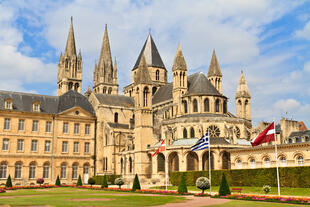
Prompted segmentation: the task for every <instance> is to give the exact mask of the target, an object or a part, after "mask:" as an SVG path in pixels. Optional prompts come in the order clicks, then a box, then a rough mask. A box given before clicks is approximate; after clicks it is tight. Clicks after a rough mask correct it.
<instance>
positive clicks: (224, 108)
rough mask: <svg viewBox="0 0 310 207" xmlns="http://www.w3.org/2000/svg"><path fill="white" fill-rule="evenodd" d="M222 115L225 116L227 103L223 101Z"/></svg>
mask: <svg viewBox="0 0 310 207" xmlns="http://www.w3.org/2000/svg"><path fill="white" fill-rule="evenodd" d="M223 113H224V114H226V113H227V102H226V101H224V103H223Z"/></svg>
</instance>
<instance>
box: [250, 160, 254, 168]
mask: <svg viewBox="0 0 310 207" xmlns="http://www.w3.org/2000/svg"><path fill="white" fill-rule="evenodd" d="M250 163H251V168H255V160H254V159H251V161H250Z"/></svg>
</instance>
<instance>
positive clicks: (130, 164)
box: [129, 157, 132, 173]
mask: <svg viewBox="0 0 310 207" xmlns="http://www.w3.org/2000/svg"><path fill="white" fill-rule="evenodd" d="M129 172H130V173H132V159H131V157H129Z"/></svg>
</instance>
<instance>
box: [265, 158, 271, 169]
mask: <svg viewBox="0 0 310 207" xmlns="http://www.w3.org/2000/svg"><path fill="white" fill-rule="evenodd" d="M264 162H265V167H270V159H269V158H268V157H266V158H265V160H264Z"/></svg>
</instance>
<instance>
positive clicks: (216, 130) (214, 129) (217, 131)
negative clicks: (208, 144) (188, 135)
mask: <svg viewBox="0 0 310 207" xmlns="http://www.w3.org/2000/svg"><path fill="white" fill-rule="evenodd" d="M208 131H209V133H210V137H219V136H220V134H221V131H220V129H219V128H218V127H217V126H215V125H211V126H209V127H208V129H207V132H208Z"/></svg>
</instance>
